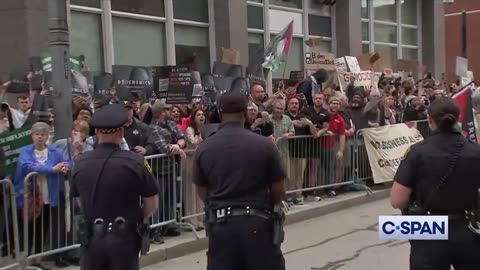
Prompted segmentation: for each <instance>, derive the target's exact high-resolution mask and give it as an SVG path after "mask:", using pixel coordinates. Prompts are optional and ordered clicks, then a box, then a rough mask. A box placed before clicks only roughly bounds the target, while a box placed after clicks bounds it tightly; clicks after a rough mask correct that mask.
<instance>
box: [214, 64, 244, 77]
mask: <svg viewBox="0 0 480 270" xmlns="http://www.w3.org/2000/svg"><path fill="white" fill-rule="evenodd" d="M213 74H214V75H216V76H218V77H233V78H237V77H243V67H242V66H240V65H232V64H226V63H222V62H217V61H216V62H215V63H213Z"/></svg>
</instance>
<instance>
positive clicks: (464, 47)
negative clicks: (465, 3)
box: [462, 10, 467, 58]
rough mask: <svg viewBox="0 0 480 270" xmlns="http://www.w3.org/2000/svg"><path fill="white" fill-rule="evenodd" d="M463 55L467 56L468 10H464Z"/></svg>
mask: <svg viewBox="0 0 480 270" xmlns="http://www.w3.org/2000/svg"><path fill="white" fill-rule="evenodd" d="M462 57H463V58H467V11H466V10H464V11H463V12H462Z"/></svg>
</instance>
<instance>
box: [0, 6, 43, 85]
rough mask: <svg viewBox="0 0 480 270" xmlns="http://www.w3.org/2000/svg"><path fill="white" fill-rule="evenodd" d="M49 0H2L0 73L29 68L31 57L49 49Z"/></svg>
mask: <svg viewBox="0 0 480 270" xmlns="http://www.w3.org/2000/svg"><path fill="white" fill-rule="evenodd" d="M47 23H48V5H47V0H1V3H0V36H1V37H2V42H0V52H1V55H2V60H1V61H0V75H1V76H2V78H3V79H7V78H8V74H9V72H10V70H11V69H12V68H23V67H24V68H28V67H29V65H30V62H29V57H30V56H34V55H39V54H40V53H41V52H45V51H47V50H48V25H47Z"/></svg>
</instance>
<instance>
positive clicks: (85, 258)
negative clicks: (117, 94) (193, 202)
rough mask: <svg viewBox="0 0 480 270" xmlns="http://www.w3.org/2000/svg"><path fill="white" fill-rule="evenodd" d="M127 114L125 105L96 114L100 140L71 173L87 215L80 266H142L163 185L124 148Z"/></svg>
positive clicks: (118, 269) (91, 269) (93, 269)
mask: <svg viewBox="0 0 480 270" xmlns="http://www.w3.org/2000/svg"><path fill="white" fill-rule="evenodd" d="M127 118H128V114H127V111H126V109H125V108H124V107H123V106H122V105H120V104H111V105H107V106H105V107H104V108H102V110H100V111H98V112H97V113H95V114H94V115H93V117H92V120H91V125H92V126H93V127H94V128H95V132H96V134H97V137H98V143H99V144H98V146H97V147H96V148H95V150H93V151H90V152H86V153H84V154H82V155H81V156H79V158H78V160H76V163H75V167H74V169H73V172H72V176H73V179H72V191H71V192H72V197H80V199H79V201H80V204H81V209H82V214H83V216H84V218H83V219H82V221H81V222H80V224H79V239H80V242H81V251H82V259H81V269H85V270H98V269H102V270H108V269H111V270H123V269H124V270H133V269H139V260H138V256H139V251H140V249H141V244H142V241H141V240H142V239H143V238H145V237H143V236H145V235H147V237H146V238H147V240H148V232H147V229H146V228H147V227H148V226H146V225H144V224H145V223H144V221H145V220H146V219H147V218H148V217H150V216H151V215H152V214H153V213H154V212H155V210H156V208H157V205H158V187H157V183H156V181H155V179H154V178H153V176H152V175H151V169H150V167H149V165H148V163H147V162H146V161H145V160H144V158H143V156H142V155H139V154H135V153H132V152H130V151H125V150H121V149H120V143H121V141H122V138H123V135H124V130H123V126H124V125H125V123H126V122H127ZM140 199H141V201H142V204H143V207H142V206H141V205H140ZM141 236H142V237H141ZM142 253H143V252H142Z"/></svg>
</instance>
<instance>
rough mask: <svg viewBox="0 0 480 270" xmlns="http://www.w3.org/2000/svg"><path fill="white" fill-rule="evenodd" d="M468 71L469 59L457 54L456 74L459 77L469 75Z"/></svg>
mask: <svg viewBox="0 0 480 270" xmlns="http://www.w3.org/2000/svg"><path fill="white" fill-rule="evenodd" d="M467 71H468V59H467V58H463V57H461V56H457V59H456V62H455V75H457V76H459V77H467V76H468V74H467Z"/></svg>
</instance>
